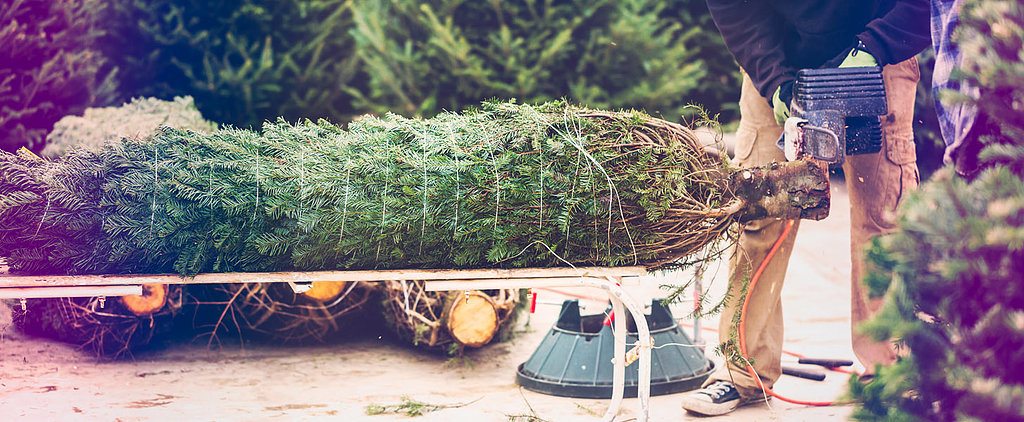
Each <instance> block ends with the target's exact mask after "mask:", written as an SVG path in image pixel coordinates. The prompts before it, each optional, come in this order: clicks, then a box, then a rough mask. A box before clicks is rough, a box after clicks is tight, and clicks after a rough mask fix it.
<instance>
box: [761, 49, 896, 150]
mask: <svg viewBox="0 0 1024 422" xmlns="http://www.w3.org/2000/svg"><path fill="white" fill-rule="evenodd" d="M793 91H794V92H793V102H792V104H791V105H790V117H789V118H788V119H786V124H785V126H784V129H785V130H784V132H783V134H782V137H781V138H779V141H778V146H779V148H781V149H782V150H783V151H784V152H785V153H786V159H788V160H790V161H792V160H795V159H797V157H799V156H800V155H808V156H810V158H813V159H816V160H821V161H825V162H828V163H829V164H834V165H842V164H843V161H845V160H846V156H847V155H852V154H868V153H876V152H878V151H880V150H881V149H882V126H881V121H880V120H879V116H883V115H885V114H887V113H888V112H889V111H888V105H887V104H886V101H885V84H884V83H883V81H882V69H880V68H878V67H847V68H831V69H803V70H800V71H798V72H797V76H796V81H795V82H794V83H793Z"/></svg>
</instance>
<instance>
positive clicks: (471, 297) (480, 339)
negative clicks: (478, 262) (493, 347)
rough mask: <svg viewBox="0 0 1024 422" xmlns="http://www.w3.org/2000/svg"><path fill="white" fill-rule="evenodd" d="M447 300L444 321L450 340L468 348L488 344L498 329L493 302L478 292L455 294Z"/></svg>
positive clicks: (496, 310)
mask: <svg viewBox="0 0 1024 422" xmlns="http://www.w3.org/2000/svg"><path fill="white" fill-rule="evenodd" d="M449 298H450V299H451V301H450V303H449V305H448V309H447V310H446V311H445V318H444V320H445V327H446V328H447V329H448V333H449V334H451V336H452V338H454V339H455V341H457V342H459V343H462V344H463V345H466V346H469V347H480V346H483V345H485V344H487V343H490V341H491V339H492V338H494V335H495V334H497V332H498V328H499V326H498V309H497V306H496V305H495V303H494V300H492V299H491V297H490V296H487V295H486V294H484V293H483V292H480V291H472V292H462V293H459V292H456V293H455V294H452V295H449Z"/></svg>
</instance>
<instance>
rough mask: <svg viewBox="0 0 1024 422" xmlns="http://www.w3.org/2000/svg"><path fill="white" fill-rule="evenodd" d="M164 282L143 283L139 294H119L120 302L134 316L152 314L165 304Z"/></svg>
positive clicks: (165, 291) (166, 289) (166, 290)
mask: <svg viewBox="0 0 1024 422" xmlns="http://www.w3.org/2000/svg"><path fill="white" fill-rule="evenodd" d="M167 293H168V288H167V285H166V284H143V285H142V294H141V295H130V296H121V303H122V304H124V307H125V308H127V309H128V310H129V311H131V313H133V314H135V315H136V316H147V315H152V314H153V313H154V312H156V311H159V310H160V309H163V307H164V305H166V304H167Z"/></svg>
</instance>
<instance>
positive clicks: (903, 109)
mask: <svg viewBox="0 0 1024 422" xmlns="http://www.w3.org/2000/svg"><path fill="white" fill-rule="evenodd" d="M707 4H708V8H709V10H710V12H711V15H712V18H713V19H714V22H715V25H716V26H717V27H718V29H719V31H720V32H721V34H722V38H723V39H724V41H725V44H726V46H727V47H728V49H729V51H730V52H731V53H732V54H733V57H734V58H735V59H736V61H737V62H738V63H739V65H740V67H741V68H742V72H743V86H742V88H741V94H740V100H739V106H740V124H739V129H738V133H737V140H736V147H735V157H734V158H733V160H734V162H735V163H736V164H738V165H739V166H741V167H750V166H760V165H765V164H768V163H769V162H772V161H785V156H784V154H783V152H782V151H781V150H780V149H779V148H778V147H777V146H776V140H777V139H778V138H779V136H780V135H781V133H782V131H783V128H782V123H783V122H784V121H785V118H786V117H787V116H788V108H789V102H790V100H791V98H792V86H793V81H794V78H795V74H796V71H797V70H799V69H806V68H823V67H851V66H872V65H877V66H881V67H882V77H883V80H884V83H885V90H886V101H887V102H888V111H889V112H888V114H887V115H885V116H882V118H881V122H882V133H883V134H882V139H883V146H882V150H881V151H880V152H878V153H875V154H864V155H851V156H847V157H846V161H845V163H844V164H843V167H842V169H843V173H844V175H845V177H846V187H847V190H848V191H849V197H850V249H851V261H852V265H851V274H850V276H851V290H852V307H851V319H852V325H853V333H852V337H853V349H854V354H855V355H856V356H857V358H858V360H859V361H860V362H861V363H862V364H863V365H864V367H865V368H867V371H868V372H869V373H870V372H871V371H873V370H874V368H875V366H876V365H885V364H889V363H891V362H894V361H895V359H896V356H897V355H896V350H895V347H894V345H893V344H892V343H891V342H876V341H873V340H872V339H870V338H869V337H867V336H865V335H859V334H858V333H857V331H856V329H857V326H858V325H859V323H860V322H862V321H864V320H866V319H867V318H868V317H870V316H871V315H872V313H873V312H874V311H876V310H877V309H878V308H879V307H880V306H881V299H876V300H869V299H868V298H867V296H866V289H865V288H864V287H863V286H862V285H861V278H862V276H863V274H864V249H865V247H866V246H867V244H868V243H869V242H870V240H871V238H873V237H875V236H878V235H880V234H884V233H890V232H892V231H894V230H895V225H894V222H893V219H894V211H895V209H896V207H897V205H898V204H899V202H900V200H901V199H902V198H903V196H904V194H905V193H906V192H908V191H909V190H911V189H914V188H916V187H917V185H918V183H919V182H920V180H919V174H918V170H917V164H916V155H915V148H914V143H913V114H914V99H915V94H916V89H917V83H918V80H919V78H920V71H919V69H918V63H917V60H916V55H917V54H918V53H919V52H920V51H922V50H923V49H925V48H926V47H928V46H930V45H931V40H930V36H929V3H928V0H919V1H898V0H870V1H867V0H866V1H862V2H851V1H842V0H822V1H813V2H809V1H801V0H777V1H758V0H707ZM786 224H787V222H785V221H780V220H761V221H754V222H750V223H747V224H744V225H742V226H741V227H740V237H739V241H738V244H737V246H736V248H735V249H734V251H733V253H732V255H731V258H730V262H729V267H730V268H729V296H728V297H729V299H728V302H727V304H726V306H725V308H724V310H723V312H722V314H721V322H720V326H719V333H720V334H719V335H720V338H721V339H722V340H723V342H727V341H729V339H731V338H737V337H738V336H737V330H738V326H737V324H735V323H733V316H734V315H736V314H737V313H738V312H739V309H740V307H741V306H742V303H743V300H744V299H745V296H744V295H742V294H741V293H742V289H743V285H744V284H745V282H746V281H747V280H749V279H750V277H751V274H752V273H753V269H754V268H757V267H758V266H759V265H760V264H761V263H762V262H763V261H764V260H765V258H766V256H767V255H768V253H769V250H770V249H772V247H773V245H774V244H775V242H776V241H777V240H779V239H780V238H782V241H781V243H780V245H781V246H780V247H778V248H777V252H776V253H775V254H774V256H773V258H772V259H770V260H769V261H768V263H767V266H766V267H765V270H764V271H763V273H762V274H761V275H760V277H759V279H758V280H759V281H758V284H757V286H756V287H755V289H753V291H752V292H750V295H751V297H750V302H749V305H748V308H747V310H746V314H745V315H744V318H745V327H746V328H745V332H744V335H745V343H746V350H747V351H748V356H747V357H748V358H749V360H750V361H752V362H753V368H754V370H755V373H756V374H757V375H758V377H759V378H760V381H761V383H763V385H764V387H766V388H771V386H772V385H773V384H774V382H775V381H776V380H777V379H778V378H779V376H781V374H782V364H781V356H782V339H783V324H782V321H783V318H782V303H781V290H782V284H783V279H784V278H785V275H786V267H787V265H788V261H789V256H790V254H791V252H792V249H793V243H794V238H795V231H796V230H797V229H798V227H799V222H795V223H794V225H793V226H792V228H791V231H790V233H791V234H790V235H788V236H786V237H784V238H783V236H781V235H782V233H783V232H784V230H785V225H786ZM765 397H766V395H765V394H764V392H763V391H762V389H761V387H760V385H759V384H758V382H757V380H755V379H754V378H753V376H751V375H750V373H749V372H748V371H747V367H746V364H737V363H736V362H735V359H727V362H726V364H725V365H723V366H722V367H720V368H719V369H718V370H717V371H716V372H715V373H714V374H712V375H711V376H710V377H709V378H708V380H707V381H706V382H705V384H704V386H703V388H702V389H700V390H698V391H696V392H693V393H690V394H687V395H686V396H684V398H683V403H682V405H683V408H684V409H686V410H688V411H690V412H692V413H698V414H703V415H720V414H725V413H728V412H730V411H732V410H734V409H736V408H737V407H739V406H741V405H746V404H751V403H758V402H763V401H764V400H765Z"/></svg>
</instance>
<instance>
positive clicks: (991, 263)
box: [850, 1, 1024, 421]
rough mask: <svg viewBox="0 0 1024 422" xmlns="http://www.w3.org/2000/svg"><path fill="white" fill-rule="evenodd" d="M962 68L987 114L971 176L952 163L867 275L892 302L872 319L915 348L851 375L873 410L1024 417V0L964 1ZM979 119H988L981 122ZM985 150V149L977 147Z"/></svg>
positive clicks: (912, 206)
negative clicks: (865, 377) (865, 374)
mask: <svg viewBox="0 0 1024 422" xmlns="http://www.w3.org/2000/svg"><path fill="white" fill-rule="evenodd" d="M962 13H963V15H962V26H961V28H960V32H959V33H958V35H957V41H958V42H959V43H960V46H961V49H962V52H963V54H964V58H965V60H964V63H963V65H962V67H961V69H960V71H961V73H962V76H963V77H964V78H965V80H966V81H968V82H969V83H972V84H973V85H974V86H978V87H980V88H981V90H982V95H981V96H980V97H979V98H977V99H966V98H964V99H962V100H965V101H973V102H975V104H977V105H978V107H979V108H980V109H981V110H982V111H983V112H984V114H985V115H987V116H988V118H989V120H987V121H985V122H984V124H985V125H987V126H986V127H984V128H983V129H984V130H981V131H980V132H978V134H979V135H980V136H974V137H971V138H970V139H969V142H975V143H977V145H978V146H980V148H979V149H978V150H980V154H979V156H978V158H979V162H980V167H981V168H983V169H984V170H982V171H981V172H980V173H979V174H977V176H976V177H973V178H972V180H964V179H962V178H959V177H957V176H956V175H955V174H954V172H953V169H952V168H949V167H947V168H945V169H943V170H941V171H940V172H939V173H937V174H936V175H935V176H933V178H932V180H931V181H930V182H928V183H926V184H924V185H922V187H921V189H920V191H919V192H916V193H914V194H912V195H911V196H910V197H909V198H908V199H907V202H906V203H905V204H904V205H903V207H902V209H901V218H900V223H899V224H900V227H901V231H899V232H897V233H895V234H893V235H890V236H886V237H884V238H881V239H878V240H876V242H875V243H874V244H873V245H872V247H871V249H870V250H869V251H868V256H869V259H870V261H871V262H872V265H873V267H874V268H873V270H872V271H871V272H870V274H869V275H868V277H867V278H866V282H867V284H868V286H869V287H870V288H871V291H872V292H873V294H874V295H876V296H880V295H883V294H884V295H885V296H886V298H887V303H886V305H885V307H884V308H883V309H882V311H881V313H880V314H879V315H878V316H877V317H876V318H875V319H874V320H873V321H872V322H871V323H870V324H867V325H866V326H865V329H866V330H867V331H868V332H869V333H871V334H873V335H874V336H875V337H876V338H878V339H893V338H894V339H897V340H898V341H899V342H900V343H901V344H902V345H903V346H905V350H907V351H908V353H907V355H906V356H903V357H902V358H901V360H900V361H899V362H897V363H895V364H894V365H892V366H890V367H881V368H879V371H878V373H877V375H876V377H875V378H874V380H872V381H871V382H869V383H862V382H856V381H854V382H851V383H850V390H851V394H852V396H853V397H854V398H856V399H858V400H860V401H861V402H862V405H861V407H860V409H858V410H857V412H856V413H855V414H854V416H855V417H856V418H858V419H863V420H907V421H910V420H915V421H916V420H920V421H954V420H999V421H1010V420H1016V421H1020V420H1024V373H1022V372H1021V371H1020V368H1022V367H1024V354H1022V352H1021V351H1022V350H1024V286H1022V284H1021V282H1020V281H1021V279H1022V276H1021V274H1024V172H1022V169H1024V143H1022V141H1021V140H1022V139H1024V121H1022V120H1021V118H1020V116H1021V115H1024V83H1022V81H1024V61H1022V60H1021V57H1020V55H1019V53H1020V51H1021V46H1022V42H1024V18H1022V17H1024V6H1021V5H1020V3H1017V2H1002V1H981V2H977V3H971V4H968V5H965V6H964V9H963V11H962ZM978 124H981V123H980V122H979V123H978ZM976 151H977V150H976Z"/></svg>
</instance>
